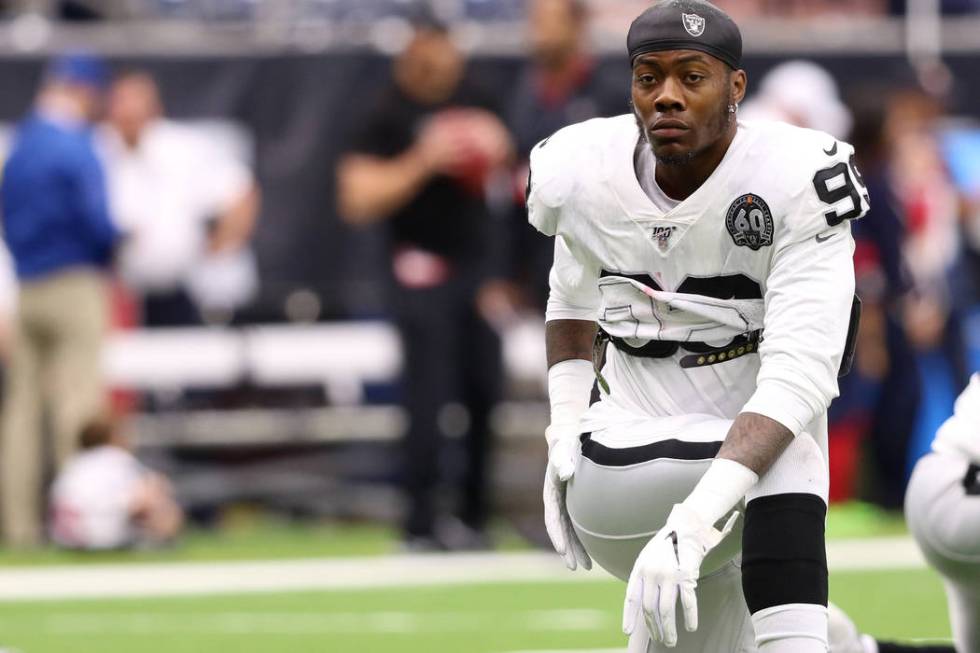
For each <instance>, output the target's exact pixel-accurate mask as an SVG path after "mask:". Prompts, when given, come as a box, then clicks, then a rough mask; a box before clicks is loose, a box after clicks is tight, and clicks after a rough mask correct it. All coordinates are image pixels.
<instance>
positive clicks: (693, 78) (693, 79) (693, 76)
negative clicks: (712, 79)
mask: <svg viewBox="0 0 980 653" xmlns="http://www.w3.org/2000/svg"><path fill="white" fill-rule="evenodd" d="M685 79H686V80H687V82H688V83H689V84H697V83H698V82H700V81H703V80H704V75H702V74H701V73H688V74H687V76H686V77H685Z"/></svg>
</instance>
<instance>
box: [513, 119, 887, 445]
mask: <svg viewBox="0 0 980 653" xmlns="http://www.w3.org/2000/svg"><path fill="white" fill-rule="evenodd" d="M638 138H639V130H638V128H637V125H636V119H635V118H634V116H633V115H625V116H620V117H616V118H608V119H596V120H590V121H588V122H584V123H580V124H577V125H572V126H571V127H567V128H565V129H563V130H561V131H559V132H558V133H556V134H555V135H553V136H552V137H551V138H549V139H546V140H545V141H542V142H541V143H540V144H538V145H537V146H536V147H535V148H534V150H533V151H532V153H531V176H530V179H529V183H528V215H529V219H530V222H531V224H533V225H534V226H535V227H536V228H537V229H538V230H540V231H541V232H543V233H545V234H547V235H551V236H556V239H555V260H554V265H553V267H552V271H551V279H550V283H551V296H550V299H549V304H548V311H547V319H548V320H559V319H574V320H595V321H597V322H598V323H599V326H600V327H601V328H602V329H603V330H604V331H605V332H606V333H608V334H609V335H611V336H613V337H614V338H615V339H614V345H610V346H609V347H608V348H607V356H606V363H605V366H604V368H603V370H602V372H603V376H604V377H605V379H606V380H607V381H608V385H609V389H610V393H609V394H608V395H606V394H604V395H603V397H602V401H600V402H598V403H596V404H595V405H594V406H593V407H592V408H591V409H590V410H589V412H588V413H587V414H586V416H585V418H584V423H583V428H584V429H585V430H602V429H606V428H608V427H610V426H611V425H616V426H617V427H620V428H619V430H620V432H624V433H628V432H629V425H630V423H632V424H635V425H638V426H639V425H641V424H642V423H643V421H644V420H645V419H647V418H649V417H656V416H664V415H681V414H690V413H703V414H707V415H714V416H718V417H724V418H728V419H732V418H734V417H735V416H736V415H737V414H738V413H739V412H741V411H749V412H754V413H760V414H763V415H766V416H768V417H771V418H772V419H775V420H776V421H778V422H780V423H781V424H783V425H785V426H786V427H787V428H789V429H790V430H791V431H793V433H794V434H797V433H800V432H801V431H804V430H806V431H807V432H810V433H811V434H812V435H813V436H814V437H815V438H816V439H817V440H818V442H820V443H821V444H822V446H824V447H825V441H826V410H827V407H828V406H829V404H830V401H831V400H832V399H833V398H834V397H836V396H837V392H838V390H837V373H838V369H839V366H840V363H841V358H842V355H843V351H844V347H845V339H846V336H847V330H848V324H849V322H850V314H851V305H852V300H853V295H854V269H853V263H852V258H851V257H852V254H853V249H854V241H853V239H852V238H851V232H850V226H849V224H848V221H849V220H850V219H854V218H858V217H860V216H861V215H863V214H864V213H865V211H867V207H868V198H867V194H866V190H865V188H864V186H863V180H862V179H861V176H860V174H859V173H858V171H857V169H856V168H855V166H854V162H853V149H852V148H851V146H850V145H848V144H846V143H843V142H840V141H837V140H835V139H834V138H833V137H831V136H829V135H827V134H824V133H822V132H817V131H813V130H808V129H801V128H797V127H793V126H790V125H787V124H783V123H745V122H740V123H739V125H738V132H737V135H736V137H735V140H734V141H733V142H732V144H731V146H730V147H729V149H728V152H727V153H726V155H725V157H724V159H723V160H722V161H721V163H720V164H719V165H718V167H717V169H716V170H715V171H714V173H713V174H712V175H711V176H710V177H709V178H708V179H707V181H705V183H704V184H703V185H702V186H701V187H700V188H699V189H698V190H697V191H696V192H695V193H694V194H693V195H691V196H690V197H688V198H687V199H686V200H684V201H683V202H681V203H680V204H678V205H677V206H676V207H674V208H673V209H671V210H669V211H667V212H663V211H661V210H659V209H657V207H656V206H655V205H654V203H653V202H652V201H651V200H650V199H649V197H648V196H647V195H646V194H645V193H644V191H643V189H642V188H641V186H640V183H639V182H638V181H637V178H636V173H635V171H634V150H635V147H636V145H637V141H638ZM760 329H761V330H762V340H761V342H758V341H756V340H755V339H754V338H752V337H749V338H746V337H745V336H746V335H747V334H753V333H758V331H759V330H760ZM664 342H666V343H667V345H666V348H667V351H666V352H661V354H663V353H666V356H664V357H659V358H653V357H644V356H637V355H632V354H630V353H626V352H628V351H630V350H631V349H632V348H644V347H647V348H649V347H650V346H654V347H660V348H661V349H663V348H664V344H663V343H664ZM651 343H652V345H651ZM670 343H676V346H674V345H671V344H670ZM709 347H710V348H711V349H710V351H709ZM719 350H720V351H719ZM702 354H703V355H702Z"/></svg>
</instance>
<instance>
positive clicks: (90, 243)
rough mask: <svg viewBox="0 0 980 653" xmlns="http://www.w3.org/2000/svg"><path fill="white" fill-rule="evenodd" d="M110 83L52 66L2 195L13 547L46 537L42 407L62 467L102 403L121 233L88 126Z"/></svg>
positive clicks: (77, 68)
mask: <svg viewBox="0 0 980 653" xmlns="http://www.w3.org/2000/svg"><path fill="white" fill-rule="evenodd" d="M105 82H106V69H105V66H104V64H103V63H102V61H101V60H99V59H97V58H94V57H92V56H88V55H80V54H78V55H72V56H65V57H62V58H60V59H57V60H56V61H54V62H53V63H52V64H51V65H50V67H49V68H48V70H47V72H46V75H45V78H44V81H43V83H42V87H41V90H40V94H39V95H38V98H37V102H36V105H35V108H34V110H33V111H32V113H31V114H30V115H29V116H28V117H27V118H26V119H25V120H24V121H23V122H22V123H21V124H20V126H19V127H18V129H17V133H16V136H15V139H14V144H13V148H12V151H11V153H10V156H9V158H8V160H7V163H6V165H5V167H4V171H3V181H2V185H0V205H2V207H0V208H2V211H3V232H4V238H5V240H6V243H7V246H8V248H9V249H10V253H11V256H12V257H13V260H14V266H15V268H16V272H17V278H18V281H19V283H20V291H19V297H18V315H17V322H16V333H15V335H14V344H13V355H12V358H11V362H10V374H9V379H8V382H7V384H6V387H5V389H4V401H3V418H2V426H0V479H2V480H0V490H2V493H0V501H2V507H3V511H2V512H3V520H2V524H3V535H4V539H5V541H6V542H7V543H8V544H10V545H13V546H21V547H23V546H31V545H35V544H37V543H38V542H39V541H40V538H41V512H42V511H41V479H42V459H43V451H44V448H43V446H42V426H41V424H42V409H43V408H49V409H50V413H51V424H52V426H53V429H52V430H53V432H54V447H53V448H54V454H55V456H54V457H55V461H56V463H57V464H58V465H61V464H63V463H64V462H65V461H66V460H67V459H68V457H69V456H70V455H71V453H72V452H73V451H74V450H75V446H76V439H77V434H78V432H79V431H80V430H81V427H82V425H83V424H85V423H86V422H87V421H88V420H90V419H91V418H92V417H93V416H94V415H96V414H98V413H99V412H100V410H101V409H102V404H103V401H104V392H103V386H102V373H101V368H100V364H101V359H100V355H101V349H102V342H103V337H104V334H105V330H106V324H107V318H108V315H107V313H108V308H107V296H106V278H105V273H106V271H107V269H108V267H109V264H110V262H111V258H112V254H113V248H114V246H115V244H116V241H117V238H118V234H117V231H116V229H115V227H114V226H113V224H112V222H111V220H110V217H109V211H108V203H107V200H106V188H105V180H104V175H103V170H102V165H101V163H100V162H99V160H98V158H97V156H96V153H95V148H94V146H93V142H92V134H91V124H92V121H93V120H94V119H95V118H96V117H97V115H98V113H99V110H100V107H101V102H102V94H103V89H104V86H105Z"/></svg>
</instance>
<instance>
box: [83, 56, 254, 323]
mask: <svg viewBox="0 0 980 653" xmlns="http://www.w3.org/2000/svg"><path fill="white" fill-rule="evenodd" d="M101 145H102V152H103V155H104V158H105V162H106V171H107V176H108V181H109V191H110V193H109V195H110V199H111V203H112V209H113V217H114V218H115V219H116V221H117V223H118V225H119V227H120V229H121V230H122V231H123V232H124V233H125V234H126V235H127V238H126V242H125V244H124V246H123V247H122V249H121V251H120V256H119V273H120V276H121V278H122V280H123V281H124V283H125V284H126V286H127V287H128V288H129V289H131V290H133V291H135V292H136V294H137V295H138V298H139V300H140V303H141V307H142V311H141V312H142V322H143V324H144V325H146V326H150V327H162V326H171V327H173V326H191V325H197V324H200V323H201V322H202V308H206V306H202V305H204V304H206V303H207V302H206V299H207V298H206V297H200V296H195V292H194V291H195V290H197V286H196V285H195V284H196V283H198V285H199V282H200V281H201V277H202V276H203V275H207V274H209V273H210V274H215V273H216V274H219V275H221V274H222V270H221V269H226V270H228V271H229V272H228V273H230V275H231V277H230V279H229V280H228V281H227V282H226V283H225V284H224V285H222V286H221V287H219V288H218V289H216V293H217V295H218V298H217V299H216V301H219V302H220V301H221V296H222V295H224V297H225V299H226V300H228V301H229V302H233V303H241V302H243V301H245V300H247V299H248V298H249V297H248V295H249V294H250V292H254V285H255V283H256V280H255V273H254V263H252V261H251V258H250V253H249V252H248V251H247V247H248V243H249V241H250V240H251V237H252V234H253V232H254V230H255V224H256V221H257V218H258V212H259V190H258V186H257V185H256V183H255V180H254V178H253V176H252V173H251V172H250V171H249V170H248V169H247V168H246V167H245V166H244V165H243V164H242V163H240V162H239V161H237V160H236V159H235V157H234V156H232V155H231V154H230V153H228V152H224V151H222V150H221V148H220V146H219V145H218V144H216V143H214V142H212V141H209V140H208V139H207V138H206V137H205V135H203V134H201V133H199V132H197V131H194V130H193V129H191V128H190V127H188V126H186V125H183V124H179V123H177V122H174V121H171V120H168V119H166V118H165V117H164V115H163V105H162V103H161V100H160V92H159V89H158V87H157V84H156V81H155V80H154V79H153V77H152V76H151V75H150V74H149V73H147V72H144V71H139V70H133V71H130V72H127V73H125V74H122V75H120V76H118V77H117V78H116V79H115V80H114V81H113V83H112V86H111V88H110V91H109V99H108V108H107V121H106V123H105V128H104V129H103V130H102V132H101ZM250 266H251V267H250ZM219 268H220V269H219ZM219 283H221V281H220V280H219ZM229 284H230V285H229ZM243 284H244V287H242V285H243ZM212 294H214V293H212ZM233 300H235V301H233Z"/></svg>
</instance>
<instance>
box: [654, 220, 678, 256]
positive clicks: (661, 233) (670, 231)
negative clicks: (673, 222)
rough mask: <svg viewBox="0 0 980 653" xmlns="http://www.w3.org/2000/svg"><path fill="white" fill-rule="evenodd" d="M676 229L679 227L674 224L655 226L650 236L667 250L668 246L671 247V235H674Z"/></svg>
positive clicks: (660, 246) (658, 245)
mask: <svg viewBox="0 0 980 653" xmlns="http://www.w3.org/2000/svg"><path fill="white" fill-rule="evenodd" d="M675 229H677V227H673V226H663V227H654V228H653V229H652V230H651V231H650V238H652V239H653V240H654V242H656V243H657V247H659V248H660V249H661V250H663V251H666V250H667V248H668V247H670V237H671V236H673V235H674V230H675Z"/></svg>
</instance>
